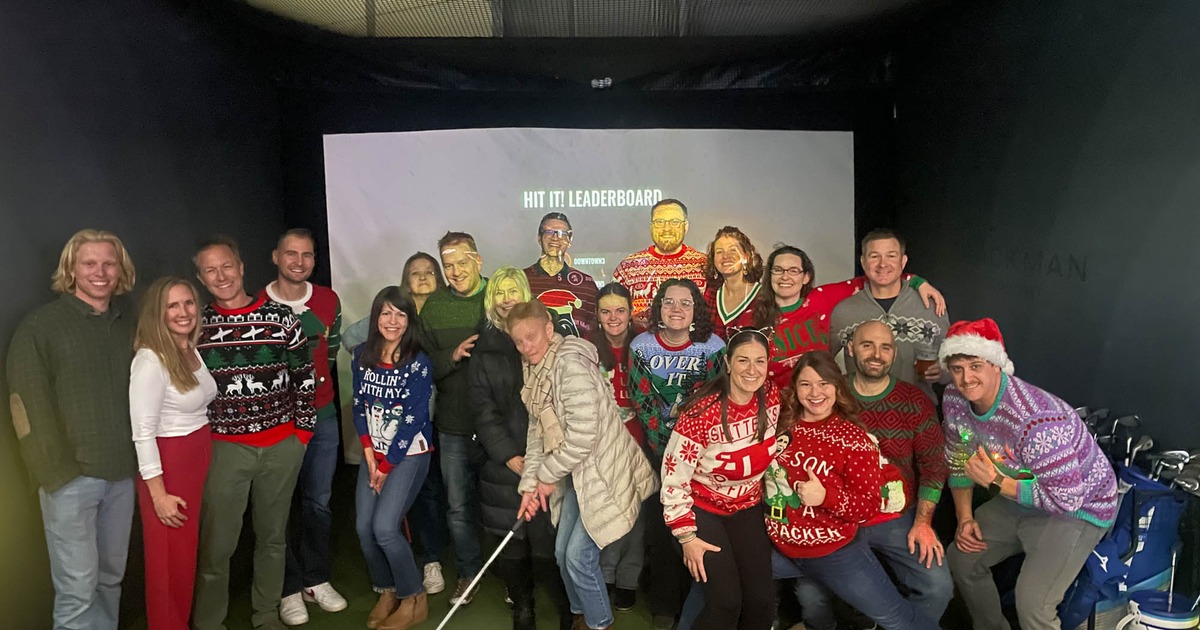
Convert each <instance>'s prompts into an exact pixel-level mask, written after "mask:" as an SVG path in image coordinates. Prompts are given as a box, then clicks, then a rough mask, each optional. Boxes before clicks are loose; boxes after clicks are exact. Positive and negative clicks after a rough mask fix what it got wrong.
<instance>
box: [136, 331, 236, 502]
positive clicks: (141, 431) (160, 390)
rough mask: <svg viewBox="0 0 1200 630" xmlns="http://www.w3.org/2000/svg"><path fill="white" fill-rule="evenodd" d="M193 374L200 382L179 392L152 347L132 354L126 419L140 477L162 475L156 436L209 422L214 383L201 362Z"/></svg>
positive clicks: (184, 432)
mask: <svg viewBox="0 0 1200 630" xmlns="http://www.w3.org/2000/svg"><path fill="white" fill-rule="evenodd" d="M193 352H195V351H194V350H193ZM196 357H197V358H199V357H200V355H199V354H197V355H196ZM194 374H195V375H196V380H197V381H199V383H200V385H199V386H198V387H193V388H192V389H191V390H189V391H188V392H186V393H181V392H180V391H179V390H178V389H176V388H175V385H173V384H172V383H171V375H170V374H168V373H167V368H166V367H164V366H163V364H162V362H161V361H159V359H158V355H157V354H155V353H154V351H153V350H150V349H148V348H142V349H140V350H138V351H137V354H136V355H134V357H133V364H132V365H131V366H130V368H129V418H130V422H131V424H132V428H133V447H134V450H136V451H137V458H138V472H139V473H140V474H141V475H142V479H152V478H154V477H157V476H159V475H161V474H163V470H162V461H161V459H160V458H159V454H158V442H157V441H156V440H157V438H160V437H180V436H184V435H189V434H191V433H192V432H193V431H195V430H197V429H199V428H201V427H203V426H204V425H206V424H208V403H210V402H212V399H213V398H215V397H216V396H217V383H216V381H214V380H213V377H212V375H211V374H209V373H208V368H206V367H204V362H203V361H201V362H200V369H198V370H196V371H195V372H194Z"/></svg>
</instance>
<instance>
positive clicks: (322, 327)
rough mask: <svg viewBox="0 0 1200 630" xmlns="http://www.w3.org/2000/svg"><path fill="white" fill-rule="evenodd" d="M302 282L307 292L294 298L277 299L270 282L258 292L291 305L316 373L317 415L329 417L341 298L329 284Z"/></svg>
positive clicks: (339, 340)
mask: <svg viewBox="0 0 1200 630" xmlns="http://www.w3.org/2000/svg"><path fill="white" fill-rule="evenodd" d="M305 284H307V285H308V294H307V295H306V296H305V297H304V298H302V299H300V300H296V301H294V302H289V301H287V300H283V299H281V298H280V297H279V295H278V294H276V293H275V291H274V287H275V283H274V282H272V283H271V284H268V285H267V286H266V288H264V289H263V290H262V291H260V292H259V294H258V296H259V297H265V298H268V299H271V300H275V301H276V302H279V303H280V304H283V305H284V306H288V307H291V309H292V312H293V313H295V314H296V318H297V319H299V320H300V328H301V329H302V330H303V331H304V336H305V337H307V338H308V347H309V350H311V351H312V360H313V371H315V372H316V374H317V391H316V403H315V404H316V407H317V416H318V417H319V418H321V419H325V418H332V417H334V416H336V415H337V407H336V406H335V405H334V404H333V399H334V392H333V374H332V372H333V369H334V367H335V366H336V365H337V363H336V361H337V353H338V349H339V348H340V347H341V343H342V302H341V300H339V299H338V295H337V293H334V292H333V289H330V288H329V287H323V286H321V285H319V284H313V283H311V282H307V283H305Z"/></svg>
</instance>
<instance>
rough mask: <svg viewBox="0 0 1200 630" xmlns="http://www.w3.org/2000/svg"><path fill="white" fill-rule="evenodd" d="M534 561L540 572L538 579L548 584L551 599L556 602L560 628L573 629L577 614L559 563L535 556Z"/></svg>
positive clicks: (555, 606) (555, 607)
mask: <svg viewBox="0 0 1200 630" xmlns="http://www.w3.org/2000/svg"><path fill="white" fill-rule="evenodd" d="M533 563H534V568H535V570H536V571H537V572H538V581H540V582H542V584H545V585H546V590H547V591H549V592H550V599H551V600H552V601H553V602H554V610H555V611H557V612H558V628H559V630H572V629H573V628H574V626H575V614H574V613H572V612H571V600H569V599H567V587H566V585H565V584H563V580H562V573H560V572H559V570H558V564H556V563H555V562H554V559H552V558H545V559H543V558H535V559H534V561H533Z"/></svg>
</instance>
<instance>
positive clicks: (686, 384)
mask: <svg viewBox="0 0 1200 630" xmlns="http://www.w3.org/2000/svg"><path fill="white" fill-rule="evenodd" d="M724 350H725V342H724V341H721V338H720V337H718V336H716V335H711V336H710V337H709V338H708V341H704V342H700V343H695V342H690V341H689V342H688V343H685V344H684V345H682V346H668V345H667V344H666V343H665V342H663V341H662V340H661V339H660V338H659V337H658V335H656V334H654V333H650V332H644V333H642V334H640V335H638V336H637V337H634V339H633V342H632V343H630V344H629V351H630V352H632V353H633V356H632V357H631V359H630V364H629V397H630V400H632V401H633V410H634V415H635V416H636V417H637V419H638V422H639V423H641V425H642V429H643V430H644V431H645V432H646V448H647V449H648V450H649V454H650V456H651V461H650V463H651V464H653V465H654V467H655V468H657V467H658V466H659V465H660V464H661V463H662V453H663V450H664V449H666V446H667V440H668V439H669V438H670V437H671V430H672V429H674V428H675V421H676V420H677V419H678V418H679V405H680V403H682V402H683V399H684V398H686V397H687V396H688V395H689V394H691V393H692V390H694V389H696V388H697V387H699V386H700V385H701V384H702V383H705V382H708V381H710V380H712V379H714V378H716V376H717V375H718V374H720V372H721V353H722V352H723V351H724Z"/></svg>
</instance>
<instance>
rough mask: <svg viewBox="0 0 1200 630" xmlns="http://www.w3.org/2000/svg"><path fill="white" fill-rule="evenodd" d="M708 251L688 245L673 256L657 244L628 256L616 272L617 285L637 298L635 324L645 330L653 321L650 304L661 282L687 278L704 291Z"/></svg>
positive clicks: (613, 277)
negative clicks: (662, 252)
mask: <svg viewBox="0 0 1200 630" xmlns="http://www.w3.org/2000/svg"><path fill="white" fill-rule="evenodd" d="M707 260H708V257H707V256H706V255H705V253H704V252H702V251H700V250H698V249H693V248H691V247H688V246H687V245H684V246H682V247H680V248H679V251H677V252H675V253H674V254H671V255H665V254H660V253H658V250H657V249H655V247H654V246H653V245H651V246H650V247H647V248H646V249H643V250H642V251H640V252H635V253H633V254H630V255H628V256H626V257H625V260H622V261H621V262H619V263H617V267H616V269H613V274H612V279H613V282H620V283H621V284H623V285H625V288H626V289H629V293H630V295H632V296H633V321H635V322H637V324H638V326H641V327H645V326H646V323H647V322H648V321H649V320H650V305H651V304H652V303H653V302H654V294H655V293H657V292H658V285H659V283H662V282H665V281H667V280H670V279H671V278H684V279H687V280H691V281H692V282H695V283H696V286H697V287H699V288H700V291H701V292H703V291H704V286H705V284H706V281H705V279H704V263H705V262H706V261H707Z"/></svg>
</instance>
